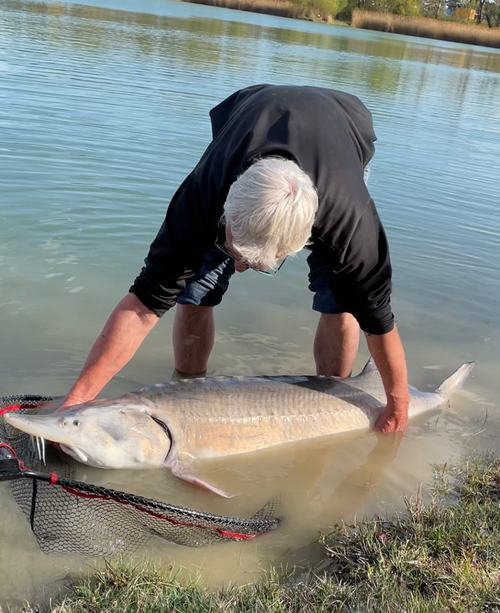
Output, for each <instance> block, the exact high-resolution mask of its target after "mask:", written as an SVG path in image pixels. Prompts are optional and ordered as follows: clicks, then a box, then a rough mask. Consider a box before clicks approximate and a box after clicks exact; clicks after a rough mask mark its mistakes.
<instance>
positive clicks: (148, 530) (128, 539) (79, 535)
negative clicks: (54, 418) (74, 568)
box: [0, 396, 280, 556]
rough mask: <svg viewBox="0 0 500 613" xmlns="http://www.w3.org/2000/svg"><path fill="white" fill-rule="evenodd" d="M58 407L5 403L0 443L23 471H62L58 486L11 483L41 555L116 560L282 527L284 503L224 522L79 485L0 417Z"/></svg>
mask: <svg viewBox="0 0 500 613" xmlns="http://www.w3.org/2000/svg"><path fill="white" fill-rule="evenodd" d="M51 401H52V398H49V397H44V396H4V397H0V443H6V444H7V445H9V447H10V448H12V450H13V451H14V452H15V454H16V457H17V458H18V459H19V460H20V461H21V468H20V469H19V470H23V468H22V467H23V466H24V467H27V468H28V469H31V470H32V471H40V472H42V473H45V474H47V473H55V474H54V476H53V477H52V480H53V481H56V478H57V481H56V482H55V483H54V484H51V483H49V482H47V481H45V480H43V479H42V478H19V479H12V480H9V485H10V488H11V491H12V495H13V497H14V500H15V501H16V503H17V504H18V505H19V507H20V508H21V509H22V510H23V512H24V514H25V516H26V517H27V519H28V521H29V523H30V526H31V529H32V531H33V533H34V535H35V537H36V539H37V541H38V544H39V546H40V548H41V550H42V551H44V552H46V553H58V554H61V553H62V554H69V553H72V554H74V553H76V554H82V555H87V556H109V555H114V554H118V553H119V554H124V553H133V552H135V551H137V550H140V549H143V548H146V547H148V545H149V544H150V543H151V541H152V540H153V539H156V538H158V537H160V538H162V539H165V540H167V541H170V542H173V543H177V544H179V545H185V546H188V547H202V546H204V545H208V544H210V543H217V542H224V541H235V540H245V539H250V538H253V537H254V536H257V535H259V534H262V533H264V532H268V531H269V530H273V529H274V528H276V527H277V526H278V524H279V521H280V520H279V518H277V517H276V511H277V507H278V505H279V501H278V500H273V501H271V502H269V503H268V504H267V505H266V506H265V507H264V508H262V509H261V510H260V511H259V512H258V513H256V514H255V515H254V516H253V517H251V518H250V519H238V518H233V517H224V516H220V515H213V514H210V513H203V512H201V511H195V510H193V509H187V508H183V507H178V506H175V505H171V504H167V503H164V502H158V501H155V500H151V499H149V498H144V497H142V496H136V495H134V494H127V493H125V492H119V491H115V490H111V489H107V488H103V487H100V486H96V485H91V484H88V483H83V482H79V481H75V480H73V479H72V478H71V477H73V476H74V473H73V472H72V471H73V469H72V467H71V465H69V464H64V463H61V462H58V463H57V465H54V463H53V462H51V459H50V458H48V461H47V465H43V464H42V463H41V462H40V461H38V459H37V454H36V453H35V451H34V449H33V447H32V443H31V440H30V437H29V435H27V434H23V433H20V432H19V431H18V430H15V429H14V428H12V427H11V426H9V425H8V424H7V423H5V421H4V420H3V418H2V417H1V415H2V414H4V413H5V412H6V411H9V410H15V411H18V412H23V413H30V412H31V413H32V412H37V411H38V410H39V407H40V406H42V405H43V404H45V403H49V402H51ZM2 462H5V460H2V459H0V465H1V463H2ZM0 469H1V466H0ZM18 472H19V471H18ZM23 474H24V475H27V474H30V472H29V470H28V472H26V471H25V472H24V473H23ZM55 475H57V477H56V476H55Z"/></svg>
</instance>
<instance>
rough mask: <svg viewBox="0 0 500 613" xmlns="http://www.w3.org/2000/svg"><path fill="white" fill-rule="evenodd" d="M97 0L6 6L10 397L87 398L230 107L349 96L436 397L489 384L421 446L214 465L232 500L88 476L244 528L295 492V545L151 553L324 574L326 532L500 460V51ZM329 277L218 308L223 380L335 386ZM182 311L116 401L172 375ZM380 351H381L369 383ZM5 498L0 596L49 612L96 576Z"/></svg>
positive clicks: (260, 456) (426, 382)
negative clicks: (451, 384)
mask: <svg viewBox="0 0 500 613" xmlns="http://www.w3.org/2000/svg"><path fill="white" fill-rule="evenodd" d="M88 1H89V4H91V5H92V6H85V5H80V4H77V3H55V2H54V3H50V2H48V3H47V2H30V1H26V2H23V1H18V0H4V2H3V3H2V4H1V5H0V84H1V85H0V101H1V104H0V135H1V137H0V182H1V185H2V199H1V202H0V340H1V349H0V383H1V386H0V390H1V391H0V393H1V394H11V393H35V394H50V395H63V394H64V393H65V392H66V391H67V389H68V388H69V386H70V385H71V383H72V382H73V381H74V379H75V378H76V376H77V374H78V372H79V370H80V368H81V366H82V364H83V360H84V359H85V357H86V354H87V352H88V350H89V348H90V346H91V344H92V342H93V341H94V339H95V337H96V336H97V334H98V333H99V330H100V329H101V326H102V324H103V322H104V320H105V319H106V317H107V316H108V314H109V313H110V311H111V310H112V309H113V307H114V306H115V304H116V302H117V301H118V300H119V299H120V298H121V297H122V295H123V294H124V293H125V292H126V291H127V290H128V287H129V286H130V284H131V281H132V280H133V278H134V277H135V275H136V274H137V272H138V271H139V269H140V266H141V263H142V259H143V258H144V256H145V254H146V251H147V246H148V245H149V242H150V241H151V240H152V238H153V237H154V235H155V234H156V231H157V229H158V227H159V225H160V223H161V220H162V217H163V216H164V213H165V209H166V206H167V204H168V200H169V198H170V196H171V195H172V193H173V192H174V190H175V189H176V187H177V186H178V185H179V183H180V182H181V180H182V179H183V178H184V176H185V175H186V173H187V172H189V171H190V170H191V168H192V166H193V165H194V164H195V163H196V161H197V160H198V158H199V156H200V155H201V154H202V152H203V150H204V149H205V147H206V146H207V144H208V142H209V139H210V126H209V121H208V111H209V109H210V108H211V107H212V106H214V105H215V104H217V102H219V101H220V100H221V99H222V98H224V97H225V96H227V95H229V94H230V93H232V92H233V91H234V90H236V89H238V88H240V87H244V86H247V85H250V84H254V83H258V82H274V83H290V82H293V83H294V84H309V85H318V86H326V87H335V88H338V89H344V90H346V91H350V92H352V93H354V94H357V95H359V96H360V97H361V98H362V99H363V101H364V102H365V103H366V104H367V105H368V106H369V108H370V109H371V110H372V112H373V115H374V122H375V128H376V132H377V135H378V137H379V140H378V142H377V154H376V156H375V159H374V162H373V164H372V174H371V177H370V191H371V192H372V195H373V197H374V199H375V201H376V202H377V206H378V208H379V211H380V214H381V217H382V219H383V221H384V224H385V227H386V229H387V233H388V235H389V239H390V243H391V247H392V258H393V265H394V272H395V293H394V308H395V312H396V317H397V320H398V326H399V329H400V332H401V334H402V337H403V340H404V343H405V346H406V351H407V354H408V362H409V372H410V380H411V382H412V383H413V384H414V385H415V386H416V387H418V388H420V389H422V390H424V391H425V390H430V389H435V388H436V387H437V385H438V384H439V383H440V382H441V380H442V379H444V378H445V377H446V376H448V374H450V373H451V372H452V371H453V370H454V369H455V368H457V367H458V366H459V365H460V363H461V362H464V361H469V360H471V359H473V360H475V361H476V368H475V370H474V371H473V373H472V375H471V377H470V379H469V380H468V382H467V384H466V390H465V391H464V392H462V393H461V394H459V395H458V394H457V395H455V397H454V399H453V408H452V409H451V410H449V411H443V412H441V413H436V414H432V415H430V416H428V417H427V418H423V419H422V420H420V421H418V422H415V423H413V424H412V425H411V426H410V427H409V428H408V431H407V433H406V434H407V436H406V437H405V438H403V439H402V440H400V441H398V445H399V446H398V445H394V444H393V443H391V442H390V441H386V442H384V441H383V440H378V439H377V438H376V437H375V436H373V435H370V436H366V437H362V438H357V439H354V440H349V439H344V438H342V439H338V438H335V439H334V440H333V439H329V440H322V441H320V442H319V443H318V442H315V443H314V444H312V443H307V444H300V445H295V446H290V447H286V448H282V449H276V450H269V451H267V452H265V453H264V452H262V453H257V454H253V455H252V456H251V457H249V456H248V457H240V458H234V459H231V461H230V462H228V461H227V460H226V461H222V460H217V461H211V462H204V463H203V464H200V466H199V471H200V474H201V475H202V476H204V477H206V478H208V477H209V478H210V481H213V482H214V483H217V485H219V486H220V487H222V488H223V489H226V490H229V491H235V492H239V493H240V495H239V496H237V497H235V498H234V499H232V500H229V501H228V500H222V499H217V498H215V497H214V496H212V495H210V494H207V493H206V492H200V491H198V490H197V489H196V488H194V487H192V486H190V485H187V484H184V483H180V482H179V481H178V480H176V479H174V478H173V477H172V475H171V474H170V473H169V472H168V471H146V472H144V471H141V472H133V471H99V470H96V469H88V468H86V467H83V466H78V467H77V471H78V475H77V478H80V479H84V480H87V481H89V482H95V483H98V484H103V485H109V486H111V487H115V488H116V489H122V490H125V491H132V492H137V493H141V494H143V495H146V496H149V497H153V498H158V499H163V500H167V501H169V502H173V503H175V504H179V505H182V506H190V507H194V508H199V509H202V510H204V511H213V512H215V513H220V514H228V515H234V516H238V515H239V516H250V515H251V514H252V513H254V512H255V511H256V510H257V509H258V508H259V507H260V506H262V505H263V504H264V503H265V502H266V501H267V500H268V499H269V498H271V497H273V496H275V495H276V494H280V495H281V496H282V498H283V507H282V513H283V518H284V519H283V524H282V526H281V527H280V528H279V530H277V531H276V532H274V533H272V534H269V535H266V536H263V537H261V538H259V539H257V540H255V541H253V542H248V543H235V544H224V545H220V546H216V547H211V548H208V549H203V550H196V551H194V550H190V549H184V548H181V547H178V546H173V545H171V546H170V545H167V546H165V544H159V545H158V547H157V549H156V550H155V551H154V552H150V553H151V555H153V556H157V559H159V560H163V561H172V562H173V563H175V564H177V565H179V566H182V567H183V568H185V569H187V570H186V572H193V573H196V572H197V570H196V569H197V568H198V566H200V565H202V566H203V571H202V574H201V577H202V580H203V581H205V582H207V583H212V584H222V583H224V582H226V583H227V582H228V581H249V580H254V579H256V578H258V577H260V576H261V575H262V573H263V572H265V571H266V570H267V569H268V568H269V565H270V564H271V563H273V564H278V565H279V564H285V565H286V564H310V563H311V562H313V561H315V560H317V559H318V558H319V556H320V555H321V550H320V548H319V546H314V545H311V543H313V542H314V540H315V538H316V536H317V534H318V532H319V531H323V532H326V531H328V530H329V529H330V527H331V526H333V525H334V524H335V523H337V522H340V521H341V520H343V519H344V520H349V519H352V518H353V517H355V516H357V517H363V516H365V514H366V515H368V516H371V515H373V514H374V513H379V514H386V513H387V514H390V513H391V512H392V511H393V510H394V509H397V508H401V507H402V506H403V502H402V495H403V494H408V495H409V494H412V493H413V492H414V491H415V489H416V488H417V487H418V485H419V484H420V483H421V482H422V481H426V480H428V479H429V478H430V476H431V473H432V464H433V463H436V464H439V463H444V462H453V461H454V460H456V459H457V458H458V457H460V456H461V455H463V454H465V453H467V452H468V451H470V450H475V451H484V450H486V449H490V450H496V449H497V445H498V444H497V438H498V432H499V424H498V420H499V411H498V409H499V402H498V396H499V391H500V384H499V383H498V369H499V364H500V340H499V326H498V323H497V313H498V304H499V302H500V249H499V246H500V229H499V228H500V223H499V213H498V207H497V200H498V193H499V187H500V185H499V174H498V169H497V166H498V162H497V160H498V159H499V158H500V139H499V135H500V106H499V105H498V91H499V85H500V76H499V73H500V52H498V51H495V50H485V49H482V48H479V47H472V46H467V45H458V44H454V43H443V42H439V41H432V42H431V43H429V41H426V40H424V39H422V40H418V39H415V38H408V37H404V36H390V35H387V34H382V33H375V32H366V31H356V30H351V29H349V28H339V27H333V26H325V25H320V24H312V23H307V22H295V21H291V20H287V19H280V18H277V17H270V16H266V15H253V14H250V13H243V12H237V11H228V10H223V9H215V8H211V7H204V6H196V5H191V4H183V3H176V2H170V1H169V0H141V2H138V0H127V1H125V0H88ZM118 9H127V10H118ZM306 274H307V266H306V263H305V257H304V254H300V255H299V257H298V258H296V259H295V260H294V261H290V262H289V263H287V266H286V267H284V268H283V270H282V271H281V272H280V274H279V275H278V276H277V277H276V278H274V279H272V280H271V279H266V278H264V277H263V276H262V275H252V274H251V273H246V274H244V275H237V276H235V278H234V280H233V281H232V282H231V290H230V292H229V295H228V297H227V299H225V300H224V302H223V304H222V305H221V306H220V307H218V309H217V310H216V323H217V334H216V344H215V349H214V352H213V356H212V359H211V362H210V369H209V374H210V375H215V374H230V375H253V374H310V373H312V372H314V364H313V360H312V342H313V338H314V332H315V326H316V320H317V319H316V315H315V314H314V313H313V312H312V311H311V309H310V303H311V296H310V294H309V292H308V290H307V281H306ZM172 319H173V318H172V314H167V315H166V316H165V318H164V320H163V322H162V323H161V324H160V325H159V326H157V327H156V328H155V330H154V331H153V332H152V333H151V334H150V336H149V337H148V339H146V341H145V342H144V344H143V346H142V347H141V349H140V351H139V352H138V354H137V355H136V357H135V358H134V359H133V360H132V361H131V363H130V364H129V365H127V366H126V367H125V368H124V369H123V371H122V372H121V373H120V374H119V375H118V376H117V377H115V379H114V380H113V381H112V382H111V383H110V384H109V385H108V386H107V388H106V390H105V394H106V395H113V394H120V393H124V392H127V391H130V390H131V389H137V388H138V387H140V386H143V385H147V384H152V383H157V382H160V381H166V380H168V379H169V377H170V374H171V372H172V369H173V356H172V350H171V341H170V338H171V326H172ZM366 358H367V353H366V348H365V347H363V348H362V349H361V351H360V356H359V358H358V361H357V364H356V366H357V368H358V369H360V368H361V367H362V366H363V362H364V360H365V359H366ZM396 454H397V457H396V459H394V458H395V456H396ZM0 503H1V509H2V522H0V594H1V595H2V596H1V598H0V601H1V600H2V598H3V599H8V600H9V601H10V602H11V603H15V602H18V601H21V600H22V599H23V598H25V597H29V598H32V599H33V598H34V599H36V600H43V599H44V598H49V597H50V595H51V594H53V593H54V590H55V587H56V585H57V586H60V585H62V584H63V579H64V577H65V574H66V570H65V565H68V566H69V567H77V566H78V565H79V563H80V561H78V560H75V561H68V560H61V559H55V558H50V559H47V558H46V557H44V556H43V555H42V554H40V553H39V552H38V551H37V549H36V544H35V543H34V541H33V538H32V537H31V536H30V534H29V531H28V530H27V528H26V525H25V524H24V520H23V518H22V517H20V515H19V513H17V512H16V509H15V508H13V505H12V501H11V500H10V498H9V496H8V495H7V492H6V488H5V487H4V486H2V487H0ZM19 568H23V573H22V575H21V574H20V573H19V572H18V569H19Z"/></svg>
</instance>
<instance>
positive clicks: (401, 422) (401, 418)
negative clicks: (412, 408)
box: [375, 405, 408, 434]
mask: <svg viewBox="0 0 500 613" xmlns="http://www.w3.org/2000/svg"><path fill="white" fill-rule="evenodd" d="M407 425H408V408H406V409H404V408H403V409H399V410H395V409H394V408H392V407H390V406H389V405H388V406H387V407H386V408H385V409H384V410H383V411H382V413H381V414H380V417H379V418H378V419H377V422H376V424H375V430H377V432H382V433H384V434H387V433H389V432H401V431H402V430H404V429H405V428H406V426H407Z"/></svg>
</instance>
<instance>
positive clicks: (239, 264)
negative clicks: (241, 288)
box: [226, 225, 265, 272]
mask: <svg viewBox="0 0 500 613" xmlns="http://www.w3.org/2000/svg"><path fill="white" fill-rule="evenodd" d="M226 244H227V247H228V251H229V253H230V254H231V255H232V257H233V258H234V269H235V270H236V272H245V270H248V269H249V268H252V269H253V270H265V269H264V268H259V267H258V266H249V265H248V264H246V263H245V262H244V261H242V260H241V259H240V256H239V254H238V252H237V251H235V250H234V249H233V235H232V233H231V228H230V227H229V225H227V226H226Z"/></svg>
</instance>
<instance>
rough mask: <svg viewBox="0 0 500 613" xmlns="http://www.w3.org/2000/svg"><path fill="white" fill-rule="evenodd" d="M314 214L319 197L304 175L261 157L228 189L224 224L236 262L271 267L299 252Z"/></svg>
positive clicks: (290, 164)
mask: <svg viewBox="0 0 500 613" xmlns="http://www.w3.org/2000/svg"><path fill="white" fill-rule="evenodd" d="M317 209H318V195H317V193H316V188H315V187H314V184H313V182H312V181H311V179H310V177H309V175H307V174H306V173H305V172H304V171H303V170H301V169H300V168H299V167H298V166H297V164H296V163H295V162H292V161H291V160H287V159H284V158H280V157H265V158H261V159H259V160H258V161H256V162H254V163H253V164H252V165H251V166H250V167H249V168H248V169H247V170H246V171H245V172H244V173H243V174H241V175H240V176H239V177H238V179H237V180H236V181H235V182H234V183H233V184H232V185H231V188H230V190H229V193H228V195H227V199H226V202H225V204H224V216H223V221H224V222H225V223H226V225H228V226H229V228H230V230H231V234H232V237H233V242H232V248H233V250H234V251H235V252H236V253H237V255H238V257H239V259H241V260H242V261H244V262H245V263H247V264H249V265H250V266H259V267H262V268H275V267H276V263H277V260H278V259H281V258H284V257H286V256H290V255H294V254H295V253H298V252H299V251H300V250H301V249H303V248H304V246H305V245H306V243H307V241H308V240H309V238H310V236H311V228H312V225H313V223H314V216H315V214H316V211H317Z"/></svg>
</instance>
